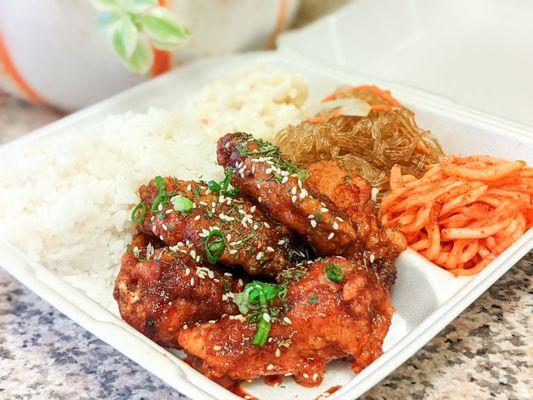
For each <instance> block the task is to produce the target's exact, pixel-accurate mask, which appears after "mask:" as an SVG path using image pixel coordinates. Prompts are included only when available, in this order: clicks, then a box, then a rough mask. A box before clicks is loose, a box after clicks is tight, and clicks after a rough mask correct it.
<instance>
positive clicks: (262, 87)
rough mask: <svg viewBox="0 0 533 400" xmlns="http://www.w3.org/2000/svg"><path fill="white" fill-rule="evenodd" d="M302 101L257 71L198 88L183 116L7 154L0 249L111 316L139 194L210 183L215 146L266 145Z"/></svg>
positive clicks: (143, 117)
mask: <svg viewBox="0 0 533 400" xmlns="http://www.w3.org/2000/svg"><path fill="white" fill-rule="evenodd" d="M306 96H307V87H306V85H305V82H304V81H303V79H302V78H301V77H299V76H296V75H293V74H288V73H283V72H272V71H270V72H269V71H266V70H264V69H262V68H258V69H254V70H252V71H250V70H247V71H245V72H242V73H240V74H239V76H237V77H234V78H232V79H231V80H230V81H220V82H216V83H214V84H213V85H210V86H208V87H206V88H204V90H202V91H201V92H200V93H198V94H196V95H194V96H193V99H192V100H191V101H189V104H187V105H186V107H185V109H187V110H189V111H192V112H188V113H187V114H186V115H185V114H182V113H180V112H179V111H176V110H160V109H152V110H149V111H148V112H147V113H145V114H134V113H126V114H123V115H118V116H111V117H109V118H108V119H107V121H105V123H103V124H102V126H101V127H97V128H92V129H91V131H84V132H69V133H68V134H63V135H61V136H55V137H49V138H45V139H42V140H37V141H36V142H35V143H32V144H31V145H28V144H25V143H24V144H21V145H16V146H15V147H12V148H11V149H10V150H9V152H2V153H1V156H0V239H1V240H6V241H9V242H10V243H12V244H14V245H15V246H16V247H18V248H19V249H21V250H23V251H24V252H26V253H27V254H28V255H30V256H31V257H32V258H33V259H35V260H37V261H39V262H41V263H42V264H43V265H45V266H47V267H49V268H51V269H53V270H55V271H56V272H58V273H59V274H60V275H61V276H63V277H64V278H65V279H67V280H68V281H69V282H70V283H72V284H73V285H75V286H77V287H79V288H80V289H82V290H84V291H85V292H86V293H87V294H88V295H89V296H91V297H92V298H93V299H94V300H96V301H98V302H99V303H101V304H103V305H105V306H107V307H109V308H110V309H114V301H113V300H112V286H113V280H114V277H115V275H116V272H117V269H118V267H119V263H120V257H121V255H122V253H123V251H124V248H125V247H126V245H127V243H128V242H129V240H130V239H131V235H132V234H133V233H134V232H135V230H134V227H133V226H132V224H131V222H129V218H130V213H131V210H132V207H133V206H134V205H135V204H136V203H137V202H138V196H137V189H138V187H139V185H141V184H142V183H144V182H146V181H147V180H149V179H151V178H153V177H154V176H156V175H162V176H165V175H173V176H176V177H179V178H182V179H196V178H198V177H199V176H200V175H203V177H204V178H205V179H219V178H220V177H221V176H222V169H221V168H220V167H219V166H217V165H216V154H215V148H216V144H215V143H216V139H217V138H218V137H220V136H221V135H223V134H225V133H226V132H231V131H247V132H250V133H254V134H257V133H259V136H261V137H264V138H270V139H271V138H272V137H273V135H274V134H275V133H276V132H277V131H278V130H279V129H281V128H282V127H284V126H286V125H288V124H290V123H296V122H298V121H299V119H300V118H301V114H302V111H301V106H302V104H303V102H304V101H305V98H306ZM190 115H192V117H191V116H190ZM206 119H207V120H208V122H207V125H206V121H205V120H206Z"/></svg>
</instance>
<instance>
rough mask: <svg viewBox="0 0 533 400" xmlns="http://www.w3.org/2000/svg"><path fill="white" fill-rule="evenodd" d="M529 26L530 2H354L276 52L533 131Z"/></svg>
mask: <svg viewBox="0 0 533 400" xmlns="http://www.w3.org/2000/svg"><path fill="white" fill-rule="evenodd" d="M532 21H533V2H531V1H530V0H505V1H501V0H483V1H477V0H446V1H442V0H405V1H398V0H356V1H354V2H353V3H352V4H350V5H349V6H347V7H345V8H343V9H341V10H339V11H337V12H335V13H333V14H331V15H329V16H328V17H326V18H322V19H320V20H318V21H316V22H315V23H314V24H312V25H310V26H308V27H305V28H303V29H301V30H299V31H289V32H287V33H285V34H283V35H282V37H281V38H279V39H278V45H279V47H280V48H281V49H283V50H284V51H293V52H297V53H299V54H301V55H305V56H306V57H308V58H310V59H313V60H320V61H323V62H326V63H327V64H328V65H337V66H342V67H346V68H350V69H351V70H353V71H361V72H366V73H371V74H372V75H375V76H378V77H382V78H385V79H389V80H393V81H396V82H401V83H403V84H406V85H410V86H413V87H416V88H419V89H422V90H425V91H428V92H432V93H435V94H438V95H440V96H443V97H447V98H449V99H450V100H453V101H456V102H457V103H459V104H463V105H466V106H468V107H472V108H475V109H478V110H480V111H484V112H488V113H490V114H492V115H496V116H499V117H502V118H506V119H509V120H511V121H514V122H517V123H521V124H525V125H528V126H529V127H533V112H532V109H533V102H532V101H531V95H530V94H531V93H532V92H533V79H532V78H531V71H533V23H532Z"/></svg>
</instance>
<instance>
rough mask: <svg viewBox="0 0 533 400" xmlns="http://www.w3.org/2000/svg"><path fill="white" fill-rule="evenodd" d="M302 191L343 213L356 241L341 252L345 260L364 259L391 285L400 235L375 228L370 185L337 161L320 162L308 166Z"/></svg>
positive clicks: (403, 242) (401, 245) (402, 241)
mask: <svg viewBox="0 0 533 400" xmlns="http://www.w3.org/2000/svg"><path fill="white" fill-rule="evenodd" d="M307 170H308V172H309V177H308V178H307V180H306V182H305V183H306V187H307V188H309V191H310V192H311V193H314V194H315V193H320V194H321V195H324V196H326V197H327V198H328V199H329V200H330V201H331V202H332V203H333V204H334V205H335V207H336V209H337V210H341V211H343V212H345V213H346V215H347V216H348V218H349V220H350V222H351V224H352V225H353V226H354V228H355V231H356V234H357V240H356V241H354V242H353V243H352V244H351V245H349V246H348V247H347V248H346V249H345V250H344V252H343V255H344V256H346V257H347V258H361V257H362V258H364V259H365V260H366V261H367V263H368V264H371V265H373V266H374V267H375V268H376V269H377V270H378V271H379V273H380V275H381V277H382V279H383V280H384V281H385V282H386V283H387V284H388V285H392V284H393V283H394V280H395V278H396V268H395V267H394V260H395V259H396V257H397V256H398V254H400V253H401V252H402V251H403V250H405V248H406V247H407V242H406V240H405V237H404V235H403V234H402V233H401V232H399V231H397V230H395V229H390V228H383V227H380V226H379V225H378V221H377V218H376V216H375V214H374V213H373V207H374V205H373V203H372V201H371V190H372V188H371V187H370V184H369V183H368V182H367V181H366V180H365V179H363V178H362V177H360V176H358V175H353V174H348V172H347V171H346V170H345V169H344V168H343V167H342V166H341V165H340V164H339V163H338V162H337V161H320V162H317V163H314V164H311V165H309V167H308V168H307Z"/></svg>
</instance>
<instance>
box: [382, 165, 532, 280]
mask: <svg viewBox="0 0 533 400" xmlns="http://www.w3.org/2000/svg"><path fill="white" fill-rule="evenodd" d="M390 187H391V191H390V193H389V194H388V195H386V196H385V197H384V198H383V201H382V203H381V208H380V210H379V218H380V221H381V222H382V224H383V225H384V226H387V227H394V228H396V229H398V230H400V231H402V232H403V233H404V234H405V236H406V238H407V242H408V243H409V245H410V247H411V248H412V249H414V250H416V251H418V252H419V253H420V254H422V255H423V256H425V257H426V258H428V259H429V260H431V261H432V262H434V263H435V264H437V265H439V266H441V267H442V268H445V269H446V270H448V271H450V272H451V273H453V274H455V275H472V274H475V273H477V272H479V271H481V270H482V269H483V268H485V267H486V266H487V265H488V264H489V263H490V262H491V261H492V260H494V259H495V258H496V257H497V256H498V255H499V254H500V253H501V252H503V251H504V250H505V249H506V248H508V247H509V246H510V245H511V244H513V243H514V242H515V241H516V240H518V238H520V236H522V235H523V234H524V232H525V231H526V230H527V229H529V228H530V227H531V226H532V224H533V205H532V194H533V168H528V167H527V165H526V163H525V162H523V161H506V160H502V159H499V158H495V157H490V156H469V157H456V156H450V157H448V159H446V160H445V161H443V162H442V163H440V164H438V165H436V166H434V167H432V168H431V169H430V170H428V171H427V172H426V173H425V174H424V175H423V176H422V177H421V178H420V179H416V178H414V179H413V176H412V175H404V174H402V171H401V168H400V166H398V165H396V166H394V167H393V168H392V170H391V179H390Z"/></svg>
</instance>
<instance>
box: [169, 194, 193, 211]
mask: <svg viewBox="0 0 533 400" xmlns="http://www.w3.org/2000/svg"><path fill="white" fill-rule="evenodd" d="M171 201H172V204H173V206H174V210H176V211H179V212H182V213H186V214H189V213H190V212H191V211H192V209H193V208H194V207H193V206H194V204H193V202H192V201H191V200H190V199H188V198H187V197H183V196H174V197H173V198H172V199H171Z"/></svg>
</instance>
